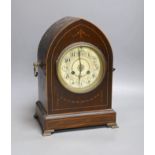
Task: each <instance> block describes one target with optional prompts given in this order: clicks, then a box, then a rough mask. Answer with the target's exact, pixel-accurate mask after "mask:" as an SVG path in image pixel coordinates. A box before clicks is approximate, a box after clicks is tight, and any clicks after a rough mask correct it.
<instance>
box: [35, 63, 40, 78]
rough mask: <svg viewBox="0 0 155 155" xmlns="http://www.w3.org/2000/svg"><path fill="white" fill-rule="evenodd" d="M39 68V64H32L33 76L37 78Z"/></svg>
mask: <svg viewBox="0 0 155 155" xmlns="http://www.w3.org/2000/svg"><path fill="white" fill-rule="evenodd" d="M39 66H40V63H38V62H36V63H33V70H34V76H35V77H37V76H38V67H39Z"/></svg>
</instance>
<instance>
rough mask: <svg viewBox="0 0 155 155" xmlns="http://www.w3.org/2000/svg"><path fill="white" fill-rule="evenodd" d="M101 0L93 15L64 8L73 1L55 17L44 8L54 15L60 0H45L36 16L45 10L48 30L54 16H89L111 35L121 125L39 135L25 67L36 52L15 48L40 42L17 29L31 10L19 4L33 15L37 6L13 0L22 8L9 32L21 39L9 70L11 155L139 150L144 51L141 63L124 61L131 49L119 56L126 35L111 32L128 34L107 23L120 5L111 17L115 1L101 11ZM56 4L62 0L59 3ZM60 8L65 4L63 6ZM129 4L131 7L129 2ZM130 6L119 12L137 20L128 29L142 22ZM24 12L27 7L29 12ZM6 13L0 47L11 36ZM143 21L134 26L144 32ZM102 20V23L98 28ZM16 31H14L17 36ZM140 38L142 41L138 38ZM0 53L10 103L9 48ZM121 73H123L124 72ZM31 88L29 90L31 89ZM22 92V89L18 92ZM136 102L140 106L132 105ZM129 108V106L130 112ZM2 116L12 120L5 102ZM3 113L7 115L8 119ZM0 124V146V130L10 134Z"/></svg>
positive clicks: (6, 100) (33, 93)
mask: <svg viewBox="0 0 155 155" xmlns="http://www.w3.org/2000/svg"><path fill="white" fill-rule="evenodd" d="M92 2H93V1H92ZM103 2H105V1H102V3H101V1H100V3H99V4H100V5H98V8H97V7H96V9H94V10H95V11H94V12H93V13H92V11H91V10H89V9H87V10H85V12H84V11H83V10H84V9H81V8H80V9H81V10H82V11H81V10H80V13H79V12H78V13H77V11H79V9H78V8H79V7H78V6H80V5H76V9H74V10H72V11H70V10H68V8H69V7H70V6H71V5H70V6H68V7H64V8H66V9H64V11H62V13H60V15H58V18H56V17H55V16H57V14H50V15H49V14H47V16H46V15H45V14H46V13H45V12H46V11H47V12H51V13H52V12H53V10H58V7H55V6H58V5H57V4H58V1H57V2H55V1H53V2H49V1H48V3H46V7H44V11H41V10H40V14H42V12H43V14H44V15H43V16H45V17H46V20H47V23H46V22H43V24H45V25H47V26H43V29H44V30H46V28H47V27H48V26H49V25H51V24H52V23H53V22H54V21H55V20H57V19H59V18H61V17H62V16H65V15H68V14H69V15H72V16H82V17H85V18H86V19H88V20H91V21H92V22H93V23H95V24H96V25H97V26H98V27H100V28H101V29H102V30H103V31H104V32H105V33H106V34H107V37H108V38H109V40H110V42H111V44H112V47H113V51H114V60H115V66H116V68H118V67H119V68H121V70H118V71H116V73H115V76H114V92H113V96H114V97H113V105H114V109H115V110H116V111H117V113H118V124H119V126H120V128H119V129H116V130H110V129H106V128H98V129H89V130H78V131H70V132H64V133H63V132H62V133H56V134H54V135H52V136H51V137H45V138H43V137H42V136H41V135H40V130H39V126H38V124H37V123H36V122H35V121H34V120H33V119H32V115H33V110H34V109H33V108H34V104H33V102H34V101H35V99H36V98H35V97H36V91H35V89H36V86H35V85H36V83H37V82H35V81H34V80H33V79H32V78H33V77H31V73H30V72H32V71H31V69H32V68H29V67H27V66H31V64H30V62H31V61H33V60H32V59H35V57H36V56H35V54H36V53H35V54H34V53H33V52H32V51H31V52H32V55H30V53H31V52H30V51H28V53H26V54H23V51H20V52H21V53H22V54H20V52H19V49H20V48H21V47H23V44H22V43H23V42H24V43H26V45H27V46H28V47H27V49H29V50H30V49H31V50H34V49H35V48H37V45H38V43H36V42H37V41H36V42H35V41H34V42H33V43H32V40H33V39H34V40H35V38H36V40H37V39H38V40H39V39H40V38H39V37H38V38H37V37H36V36H35V35H34V34H35V33H32V34H31V38H29V35H27V34H26V32H28V31H25V32H23V37H22V33H21V30H22V29H24V30H25V27H27V25H26V24H25V23H27V22H25V23H24V22H23V21H25V19H24V18H22V17H26V16H27V14H30V12H29V10H27V9H23V7H21V4H22V6H24V5H25V7H27V8H29V6H30V7H32V8H34V13H35V9H36V7H35V6H33V5H34V4H33V5H32V4H31V3H29V1H27V2H26V3H27V4H30V5H26V4H25V3H24V2H21V3H17V1H14V2H13V3H14V4H15V3H16V7H17V6H18V7H19V8H18V7H17V8H18V9H17V8H15V10H16V9H17V10H18V11H19V10H20V11H21V12H20V11H19V12H18V11H17V12H18V14H16V13H15V14H16V15H17V19H16V18H15V23H16V24H17V25H18V26H17V25H16V24H15V25H13V24H12V25H13V27H12V33H14V34H13V36H12V38H15V40H16V37H17V38H18V37H19V36H20V37H19V38H21V41H20V39H17V40H16V41H15V40H14V41H13V47H15V49H18V48H19V49H18V50H17V51H18V52H15V49H12V54H13V55H14V53H16V54H15V55H17V56H18V55H19V57H17V58H16V56H15V55H14V56H12V70H13V71H12V79H13V80H12V153H13V154H36V153H37V154H43V152H45V153H44V154H51V153H53V154H62V153H63V154H73V152H72V151H74V152H76V153H77V154H88V153H89V154H100V153H103V152H104V151H105V152H108V154H114V153H115V154H127V153H130V154H131V153H132V154H143V51H141V50H139V49H138V51H139V52H137V53H139V54H138V55H137V56H140V60H139V61H138V59H137V61H138V63H139V65H137V64H136V62H137V61H132V64H131V62H130V61H129V62H126V60H127V59H128V58H129V59H132V58H135V56H133V53H131V55H130V54H129V53H130V52H129V53H128V54H127V55H125V54H124V55H122V54H123V52H122V51H124V48H122V46H121V45H122V43H121V41H120V40H119V39H120V38H121V37H122V35H123V34H124V33H123V34H122V33H119V34H120V38H119V39H118V40H117V38H118V36H115V33H114V32H115V31H117V30H118V31H120V32H126V30H124V31H123V29H122V27H123V26H122V27H117V26H116V25H115V30H114V26H111V25H113V24H111V23H108V21H110V22H112V23H113V21H114V20H116V18H115V17H116V16H117V13H118V12H117V11H119V10H120V9H118V10H117V11H116V12H115V13H113V15H111V16H110V17H113V18H108V17H109V14H108V12H111V11H109V10H111V7H110V6H112V5H113V8H118V6H117V5H114V3H112V2H113V1H109V2H108V4H109V5H108V6H109V7H107V5H106V6H105V5H104V7H105V9H103V8H104V7H103ZM126 2H127V3H126ZM126 2H124V3H123V2H122V1H121V2H120V3H119V4H121V6H122V8H124V7H123V5H124V6H128V2H129V1H126ZM136 2H137V3H141V2H140V1H136ZM42 3H43V2H42ZM42 3H41V1H39V4H40V5H41V4H42ZM59 3H60V4H62V1H61V2H59ZM78 3H79V4H80V3H81V2H78ZM97 3H98V1H94V2H93V4H97ZM125 3H126V5H125ZM132 3H134V4H135V2H133V1H130V4H132ZM14 4H13V5H14ZM35 4H36V5H38V3H35ZM44 4H45V3H44ZM47 4H51V5H47ZM52 4H55V5H54V6H53V5H52ZM67 4H69V3H67ZM67 4H66V3H65V5H67ZM93 4H92V5H93ZM101 4H102V5H101ZM110 4H111V5H110ZM117 4H118V3H117ZM1 6H3V7H2V8H4V4H3V5H1ZM5 6H6V7H7V8H8V6H9V5H8V4H7V2H6V5H5ZM48 6H49V7H48ZM73 6H74V5H73ZM93 6H95V5H93ZM134 6H135V5H134ZM152 6H153V5H152ZM50 7H51V9H45V8H50ZM61 7H63V5H62V6H61ZM101 7H102V11H101V10H100V9H99V8H101ZM130 7H131V8H132V5H131V6H130ZM130 7H129V8H128V10H127V9H126V7H125V8H124V9H123V10H121V11H122V12H124V11H126V12H128V14H129V17H130V18H129V19H128V18H127V19H126V20H125V22H127V21H129V23H130V22H131V21H132V20H133V19H132V18H131V17H133V16H134V17H135V16H136V19H135V20H134V21H132V22H131V23H132V24H131V23H130V24H131V25H130V24H129V23H128V27H130V28H131V29H132V26H133V23H135V24H136V25H137V23H138V22H139V21H137V18H138V17H141V20H142V18H143V12H140V14H136V13H135V12H134V11H133V10H132V11H133V12H134V13H135V14H134V13H131V12H130V11H131V8H130ZM139 7H140V6H139V5H137V6H136V8H135V10H137V8H139ZM141 7H142V6H141ZM40 8H43V6H40ZM54 8H55V9H54ZM82 8H85V7H84V6H83V7H82ZM109 8H110V9H109ZM150 8H151V5H150ZM150 8H149V9H148V10H149V11H151V14H152V15H153V13H152V10H153V9H150ZM77 9H78V10H77ZM141 9H142V10H143V8H141ZM141 9H140V10H141ZM1 10H4V9H1ZM6 10H7V9H6ZM25 10H27V12H26V11H25ZM49 10H50V11H49ZM75 10H76V11H75ZM112 10H113V9H112ZM129 10H130V11H129ZM142 10H141V11H142ZM59 11H60V10H59ZM74 11H75V12H74ZM121 11H120V12H121ZM15 12H16V11H15ZM38 12H39V11H38ZM54 12H56V11H54ZM63 12H66V14H64V13H63ZM100 12H103V13H104V14H102V15H103V16H105V17H106V18H104V19H103V20H100V19H101V17H102V16H101V14H100ZM71 13H72V14H71ZM40 14H39V15H38V14H37V13H36V14H35V17H38V19H39V20H41V21H43V20H44V19H43V17H41V19H40ZM81 14H82V15H81ZM111 14H112V13H111ZM120 14H121V13H120ZM2 15H3V14H2ZM9 15H10V14H9V12H8V13H7V14H6V15H5V19H4V17H3V19H4V21H5V22H3V23H2V24H1V26H2V28H1V30H2V33H1V34H4V35H3V36H4V37H2V39H1V43H3V44H1V45H2V51H10V46H9V43H8V42H7V41H6V44H5V43H4V40H6V39H8V41H10V38H9V34H10V27H9V25H10V21H9ZM115 15H116V16H115ZM19 16H21V18H19V19H20V20H22V21H21V23H20V22H17V21H19V19H18V17H19ZM59 16H60V17H59ZM29 17H31V18H34V17H33V14H32V15H31V16H28V17H27V19H26V21H29ZM95 17H96V18H95ZM12 19H13V18H12ZM34 19H36V18H34ZM130 19H131V21H130ZM149 19H153V18H151V16H149V17H148V20H147V23H149V21H151V20H149ZM141 20H140V23H139V25H137V27H139V28H140V29H141V30H139V31H140V32H142V30H143V25H141V24H142V22H143V21H141ZM30 21H31V20H30ZM31 22H32V21H31ZM35 22H36V20H34V21H33V22H32V25H31V24H30V23H29V24H30V25H31V26H32V29H33V27H35V26H34V25H35V24H34V23H35ZM39 22H40V21H39ZM48 22H49V23H48ZM4 23H5V24H4ZM19 23H20V24H19ZM102 24H103V25H104V26H102ZM3 25H4V26H3ZM23 25H25V27H23ZM36 25H37V27H38V24H37V23H36ZM39 25H41V24H39ZM124 25H126V27H125V28H127V23H125V24H124ZM16 26H17V27H18V28H19V29H18V28H17V27H16ZM31 26H30V27H31ZM119 26H120V25H119ZM22 27H23V28H22ZM40 27H42V26H39V28H36V29H37V31H39V34H40V37H41V35H42V34H41V33H44V30H41V28H40ZM151 27H152V28H154V25H153V24H150V25H149V27H148V29H149V30H150V29H151ZM14 28H15V29H16V32H13V31H14ZM38 29H40V30H38ZM121 29H122V31H121ZM24 30H23V31H24ZM35 31H36V30H35V29H34V32H35ZM40 31H42V32H40ZM137 31H138V28H137V29H136V32H137ZM17 32H18V34H17ZM32 32H33V30H32ZM126 33H129V32H126ZM142 33H143V32H142ZM152 33H153V32H152V31H149V32H148V33H146V36H147V34H152ZM116 34H117V32H116ZM124 35H125V34H124ZM15 36H16V37H15ZM25 36H26V37H27V38H28V40H27V39H25V40H23V41H22V39H24V38H25ZM130 37H131V42H130V43H128V44H127V45H128V46H129V45H130V44H132V43H133V40H134V38H135V37H133V36H132V35H131V36H130ZM141 37H142V38H141ZM137 38H139V42H140V43H139V44H140V45H139V44H138V45H135V46H136V47H137V46H138V47H139V48H140V49H142V50H143V47H142V40H143V34H142V36H141V35H140V34H139V33H138V37H137ZM140 38H141V39H142V40H140ZM123 39H124V37H123ZM123 39H122V40H123ZM126 39H127V38H126ZM15 42H16V44H14V43H15ZM137 42H138V41H137V39H136V43H137ZM29 43H30V45H29ZM146 43H147V44H148V45H149V47H150V48H149V49H148V50H147V51H148V53H150V52H152V51H153V48H152V47H151V43H152V45H153V41H152V42H151V41H150V40H149V42H146ZM32 44H33V46H32ZM14 45H15V46H14ZM16 46H17V47H18V48H17V47H16ZM119 46H120V47H119ZM118 47H119V48H118ZM117 48H118V49H119V50H118V49H117ZM116 49H117V50H116ZM125 49H126V48H125ZM133 49H134V51H136V50H135V47H134V48H133ZM24 51H26V50H25V49H24ZM3 53H6V56H7V57H6V58H4V55H3V56H2V57H1V58H2V61H1V63H2V64H1V67H2V68H3V69H2V71H3V72H2V73H3V74H2V75H3V76H1V78H2V80H1V82H2V84H1V88H2V91H1V95H2V96H3V98H4V99H3V100H2V102H3V105H7V103H9V101H10V97H9V95H8V94H7V92H8V93H9V87H10V86H9V85H10V80H9V79H10V78H9V72H10V68H9V66H10V64H9V58H8V56H9V52H8V54H7V52H3ZM119 53H120V54H119ZM137 53H136V54H137ZM21 55H23V59H27V58H28V59H27V60H29V61H28V62H26V64H25V62H24V63H19V62H20V61H21V60H22V59H21V58H20V56H21ZM24 56H27V57H24ZM128 56H129V57H128ZM130 56H131V57H130ZM132 56H133V57H132ZM115 57H116V58H115ZM119 57H122V58H124V59H123V60H122V59H120V58H119ZM19 58H20V60H18V59H19ZM152 58H153V56H152ZM6 60H8V61H7V64H6ZM151 60H152V61H151ZM23 61H24V60H23ZM120 61H123V62H120ZM119 62H120V63H119ZM125 62H126V63H129V64H130V65H131V66H132V65H133V66H135V67H137V68H138V69H140V71H139V72H138V71H137V74H136V70H137V68H136V69H135V68H133V71H131V70H129V69H128V66H126V63H125ZM148 62H150V63H151V65H152V67H153V64H152V62H153V59H151V57H149V59H148ZM121 63H122V65H121ZM4 64H6V65H5V67H4ZM135 64H136V65H135ZM19 66H21V67H19ZM15 68H16V69H15ZM22 68H24V70H25V71H24V72H21V71H22ZM26 68H27V70H26ZM125 68H126V70H127V71H126V72H124V71H125ZM123 72H124V74H125V75H123ZM126 73H128V74H129V75H130V76H129V78H127V76H128V75H126ZM133 73H134V74H135V75H136V79H134V78H133V77H131V74H133ZM22 74H23V76H21V75H22ZM138 74H140V75H138ZM4 75H6V76H4ZM7 75H8V76H7ZM7 77H8V78H7ZM16 77H17V78H16ZM151 77H152V79H153V74H152V70H151V75H150V76H149V81H150V79H151ZM6 79H8V81H7V82H5V81H6ZM22 80H23V82H22ZM133 81H135V83H138V81H140V82H139V83H138V84H137V85H135V86H133V85H131V84H132V83H133ZM28 83H30V84H28ZM121 83H123V84H121ZM127 83H129V85H130V87H129V85H128V87H127V86H126V85H125V84H127ZM135 83H134V84H135ZM6 86H7V87H6ZM147 86H150V87H153V83H151V82H150V84H149V83H148V85H147ZM30 87H31V88H32V89H29V88H30ZM6 88H8V91H6ZM23 88H26V90H24V89H23ZM118 88H120V89H118ZM146 88H147V87H146ZM147 89H148V88H147ZM15 90H16V91H15ZM120 90H121V91H120ZM148 90H149V94H151V95H152V96H153V95H154V93H153V91H150V90H151V89H150V88H149V89H148ZM22 91H24V92H22ZM151 92H152V93H151ZM132 93H133V94H132ZM5 94H6V95H5ZM21 94H22V95H21ZM131 101H132V104H131V103H130V102H131ZM136 101H137V102H138V103H137V102H136ZM29 102H31V103H29ZM4 103H6V104H4ZM15 103H16V104H15ZM134 103H136V104H134ZM147 103H148V104H149V103H150V104H151V105H150V107H152V108H149V109H148V110H149V111H148V114H150V115H151V116H153V111H152V112H151V110H153V109H154V108H153V106H152V105H153V100H151V99H150V100H148V102H147ZM136 106H139V107H136ZM135 108H137V111H136V110H135ZM15 109H16V110H15ZM130 109H132V112H131V110H130ZM133 109H134V110H133ZM138 109H139V110H138ZM21 110H22V111H21ZM137 112H138V113H137ZM1 114H2V116H3V117H1V118H3V119H2V121H1V122H4V116H5V119H7V120H8V121H9V119H10V117H9V114H10V112H9V106H6V108H5V107H4V108H2V111H1ZM6 115H7V116H8V117H6ZM136 116H137V117H136ZM6 122H7V121H6ZM152 122H153V121H151V120H150V121H148V124H147V125H148V126H150V124H151V128H149V130H148V132H149V133H151V131H154V128H153V124H152ZM1 124H2V125H3V128H4V131H3V132H1V134H2V136H3V144H4V143H9V140H5V139H6V136H4V135H6V134H3V133H6V132H7V135H8V136H9V131H7V129H8V128H9V126H7V127H4V124H6V123H1ZM3 128H1V129H3ZM151 129H152V130H151ZM2 136H1V137H2ZM150 136H152V134H150ZM146 140H147V138H146ZM149 141H151V139H149ZM150 144H151V143H149V146H151V145H150ZM147 146H148V145H147ZM2 148H4V152H3V153H2V154H5V153H6V152H7V151H9V149H8V147H2ZM149 150H150V148H149ZM37 151H38V152H37ZM151 153H153V152H150V153H149V154H151Z"/></svg>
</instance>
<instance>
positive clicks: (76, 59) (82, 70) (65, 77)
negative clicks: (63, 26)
mask: <svg viewBox="0 0 155 155" xmlns="http://www.w3.org/2000/svg"><path fill="white" fill-rule="evenodd" d="M105 69H106V67H105V59H104V56H103V54H102V53H101V51H100V50H99V49H98V48H97V47H95V46H94V45H92V44H88V43H84V42H79V43H74V44H71V45H69V46H68V47H67V48H65V49H64V50H63V51H62V53H61V54H60V56H59V58H58V60H57V74H58V79H59V81H60V82H61V84H62V85H63V86H64V87H65V88H66V89H68V90H70V91H71V92H74V93H86V92H89V91H91V90H93V89H95V88H96V87H97V86H98V85H99V84H100V82H101V81H102V79H103V77H104V74H105Z"/></svg>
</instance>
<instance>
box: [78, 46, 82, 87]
mask: <svg viewBox="0 0 155 155" xmlns="http://www.w3.org/2000/svg"><path fill="white" fill-rule="evenodd" d="M80 51H81V47H80V50H79V48H78V55H79V70H80V73H79V85H80V78H81V69H82V66H81V57H80Z"/></svg>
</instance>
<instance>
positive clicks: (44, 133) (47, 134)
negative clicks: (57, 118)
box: [42, 130, 54, 136]
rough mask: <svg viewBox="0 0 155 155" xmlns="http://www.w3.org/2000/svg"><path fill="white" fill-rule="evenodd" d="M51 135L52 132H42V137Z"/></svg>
mask: <svg viewBox="0 0 155 155" xmlns="http://www.w3.org/2000/svg"><path fill="white" fill-rule="evenodd" d="M52 133H54V130H44V131H43V133H42V134H43V136H50V135H51V134H52Z"/></svg>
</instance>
